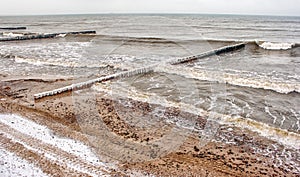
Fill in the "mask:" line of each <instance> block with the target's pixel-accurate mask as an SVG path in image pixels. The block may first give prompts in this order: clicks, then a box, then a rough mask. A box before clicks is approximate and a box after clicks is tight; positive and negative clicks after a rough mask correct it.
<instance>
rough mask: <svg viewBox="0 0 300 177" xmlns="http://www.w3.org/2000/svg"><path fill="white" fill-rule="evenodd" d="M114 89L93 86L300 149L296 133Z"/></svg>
mask: <svg viewBox="0 0 300 177" xmlns="http://www.w3.org/2000/svg"><path fill="white" fill-rule="evenodd" d="M112 87H113V86H111V83H108V82H106V83H105V84H104V83H98V84H95V85H94V86H92V89H94V90H96V91H99V92H105V93H108V94H109V95H115V96H118V97H126V98H131V99H133V100H137V101H142V102H148V103H150V104H158V105H162V106H165V107H175V108H183V110H184V111H186V112H189V113H193V114H196V115H201V116H202V117H205V118H208V119H211V120H217V121H220V123H222V124H231V125H232V124H233V125H235V126H236V127H240V128H245V129H249V130H250V131H253V132H257V133H258V134H259V135H260V136H263V137H266V138H268V139H271V140H274V141H276V142H279V143H281V144H283V145H286V146H289V147H292V148H296V149H297V148H298V149H299V148H300V135H299V134H297V133H294V132H289V131H287V130H284V129H280V128H275V127H272V126H270V125H267V124H265V123H261V122H257V121H255V120H252V119H249V118H243V117H238V116H235V117H232V116H230V115H225V114H221V113H217V112H213V111H209V112H208V111H206V110H203V109H201V108H197V107H195V106H194V105H191V104H186V103H182V102H179V103H177V102H172V101H168V100H166V99H165V98H161V97H159V96H157V95H155V94H154V93H146V92H139V91H137V90H136V89H134V88H133V87H130V86H129V87H126V86H121V87H113V88H114V91H112V89H111V88H112ZM116 90H117V91H116ZM171 122H172V121H171ZM191 126H193V125H191ZM181 127H184V126H181ZM184 128H187V127H184ZM188 128H193V127H188Z"/></svg>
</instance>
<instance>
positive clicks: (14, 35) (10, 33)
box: [2, 32, 24, 37]
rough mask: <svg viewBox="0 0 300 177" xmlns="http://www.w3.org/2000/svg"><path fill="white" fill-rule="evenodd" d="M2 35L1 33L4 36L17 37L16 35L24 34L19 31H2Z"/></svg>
mask: <svg viewBox="0 0 300 177" xmlns="http://www.w3.org/2000/svg"><path fill="white" fill-rule="evenodd" d="M2 35H3V36H6V37H18V36H24V35H23V34H21V33H12V32H8V33H6V32H4V33H3V34H2Z"/></svg>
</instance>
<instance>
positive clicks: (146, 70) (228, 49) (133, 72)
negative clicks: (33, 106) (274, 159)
mask: <svg viewBox="0 0 300 177" xmlns="http://www.w3.org/2000/svg"><path fill="white" fill-rule="evenodd" d="M243 47H245V44H244V43H240V44H235V45H230V46H225V47H221V48H218V49H215V50H211V51H208V52H204V53H202V54H199V55H196V56H192V57H186V58H181V59H174V60H172V61H168V62H166V63H163V65H166V67H167V65H168V64H173V65H174V64H180V63H185V62H188V61H192V60H197V59H201V58H205V57H209V56H212V55H218V54H221V53H226V52H231V51H234V50H238V49H241V48H243ZM158 65H161V63H159V64H154V65H151V66H147V67H143V68H138V69H133V70H130V71H124V72H120V73H116V74H112V75H108V76H104V77H100V78H97V79H92V80H89V81H86V82H81V83H77V84H72V85H69V86H66V87H62V88H58V89H55V90H51V91H46V92H42V93H38V94H34V99H41V98H44V97H47V96H54V95H57V94H60V93H64V92H68V91H73V90H79V89H83V88H88V87H90V86H92V85H93V84H95V83H99V82H104V81H107V80H111V79H116V78H124V77H131V76H134V75H137V74H145V73H149V72H153V71H154V69H155V67H157V66H158Z"/></svg>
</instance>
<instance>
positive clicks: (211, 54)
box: [169, 43, 246, 65]
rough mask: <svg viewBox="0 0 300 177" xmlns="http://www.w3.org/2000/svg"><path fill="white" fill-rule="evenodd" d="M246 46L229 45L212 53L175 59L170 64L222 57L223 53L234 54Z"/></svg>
mask: <svg viewBox="0 0 300 177" xmlns="http://www.w3.org/2000/svg"><path fill="white" fill-rule="evenodd" d="M245 45H246V44H245V43H239V44H234V45H229V46H225V47H221V48H218V49H214V50H210V51H207V52H204V53H201V54H199V55H195V56H189V57H185V58H179V59H175V60H173V61H170V62H169V63H170V64H172V65H177V64H181V63H185V62H189V61H193V60H198V59H201V58H206V57H210V56H213V55H220V54H222V53H227V52H232V51H235V50H238V49H241V48H243V47H245Z"/></svg>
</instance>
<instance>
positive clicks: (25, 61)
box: [0, 15, 300, 134]
mask: <svg viewBox="0 0 300 177" xmlns="http://www.w3.org/2000/svg"><path fill="white" fill-rule="evenodd" d="M0 19H1V26H27V30H25V31H23V32H43V33H45V32H46V33H53V32H67V31H81V30H96V31H97V34H96V35H67V36H65V37H57V38H54V39H45V40H30V41H17V42H1V43H0V59H1V65H0V72H1V74H6V75H26V76H27V75H29V76H31V75H33V76H35V75H47V74H51V75H53V73H55V74H57V75H64V76H76V77H81V76H82V77H86V76H90V75H103V74H108V72H107V70H105V68H107V67H112V68H115V72H117V71H118V70H127V69H133V68H137V67H145V66H149V65H151V64H154V63H162V64H161V65H159V67H157V68H156V71H157V72H158V73H157V74H148V75H141V76H138V77H132V78H128V79H124V80H123V79H121V80H119V81H116V84H115V85H114V87H120V86H121V87H123V88H126V89H127V93H130V92H131V91H132V90H137V91H139V92H142V93H143V94H145V93H148V94H149V93H151V94H152V96H153V95H156V97H157V100H160V101H166V102H168V101H169V102H175V103H184V104H185V105H193V106H194V107H196V108H199V109H202V110H205V111H208V112H217V113H219V114H221V115H226V116H230V117H232V118H236V117H241V118H247V119H251V120H254V121H257V122H259V123H264V124H267V125H268V126H271V127H274V128H279V129H282V130H287V131H290V132H294V133H297V134H299V130H300V108H299V101H300V97H299V91H300V70H299V68H300V48H299V47H297V46H299V45H298V44H299V43H300V30H299V29H300V18H299V17H268V16H266V17H264V16H224V15H223V16H222V15H67V16H25V17H17V16H16V17H0ZM0 33H1V31H0ZM2 37H3V36H2ZM240 41H246V42H247V44H246V47H245V48H244V49H240V50H238V51H235V52H231V53H227V54H222V55H219V56H212V57H208V58H204V59H201V60H197V61H194V62H190V63H187V64H182V65H176V66H166V65H164V64H163V62H165V61H167V60H170V59H174V58H180V57H186V56H193V55H196V54H199V53H201V52H205V51H208V50H211V49H215V48H218V47H222V46H225V45H230V44H233V43H237V42H240ZM255 41H269V42H277V43H275V44H274V45H276V46H278V44H281V43H293V44H297V45H291V48H290V49H288V50H268V49H263V48H262V47H259V45H257V44H256V42H255ZM279 46H280V45H279ZM292 46H293V47H292ZM132 95H134V94H132Z"/></svg>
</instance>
